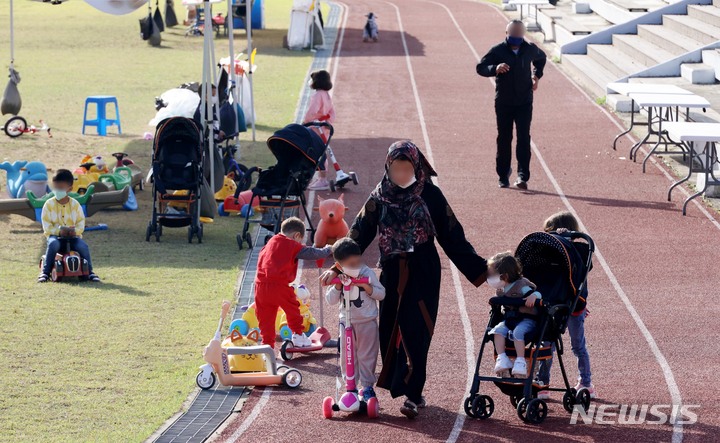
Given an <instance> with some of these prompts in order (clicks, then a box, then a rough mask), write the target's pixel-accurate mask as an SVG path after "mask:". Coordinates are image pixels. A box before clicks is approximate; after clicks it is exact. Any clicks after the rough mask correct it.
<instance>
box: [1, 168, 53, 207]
mask: <svg viewBox="0 0 720 443" xmlns="http://www.w3.org/2000/svg"><path fill="white" fill-rule="evenodd" d="M0 169H2V170H4V171H5V172H6V173H7V190H8V194H9V195H10V198H23V197H25V193H26V192H27V191H32V192H33V193H34V194H35V196H36V197H42V196H43V195H45V194H46V193H48V192H50V188H49V186H48V175H47V168H46V167H45V165H44V164H43V163H42V162H27V161H24V160H20V161H16V162H14V163H13V164H10V163H9V162H3V163H0Z"/></svg>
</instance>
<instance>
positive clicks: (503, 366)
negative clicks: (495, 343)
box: [495, 353, 513, 375]
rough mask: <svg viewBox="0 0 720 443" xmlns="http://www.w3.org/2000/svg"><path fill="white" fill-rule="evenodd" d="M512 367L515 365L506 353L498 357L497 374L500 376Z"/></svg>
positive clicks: (496, 361)
mask: <svg viewBox="0 0 720 443" xmlns="http://www.w3.org/2000/svg"><path fill="white" fill-rule="evenodd" d="M512 367H513V364H512V362H511V361H510V359H509V358H508V356H507V355H506V354H505V353H502V354H500V355H498V357H497V360H495V373H496V374H498V375H500V374H502V373H503V372H505V371H507V370H508V369H510V368H512Z"/></svg>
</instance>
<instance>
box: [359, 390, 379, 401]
mask: <svg viewBox="0 0 720 443" xmlns="http://www.w3.org/2000/svg"><path fill="white" fill-rule="evenodd" d="M361 394H362V399H363V401H364V402H366V403H367V402H368V400H370V399H371V398H375V397H377V395H376V394H375V390H374V389H373V387H372V386H365V387H364V388H363V390H362V392H361Z"/></svg>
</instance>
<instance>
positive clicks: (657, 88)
mask: <svg viewBox="0 0 720 443" xmlns="http://www.w3.org/2000/svg"><path fill="white" fill-rule="evenodd" d="M605 89H606V90H607V92H608V93H613V92H614V93H616V94H620V95H624V96H625V97H630V94H687V95H692V92H690V91H688V90H687V89H683V88H681V87H679V86H675V85H664V84H657V83H619V82H617V83H608V85H607V86H606V87H605ZM631 100H632V98H631ZM634 111H635V101H634V100H632V103H631V107H630V127H629V128H628V129H627V131H623V132H621V133H619V134H618V135H617V136H616V137H615V140H613V150H615V151H617V142H618V140H619V139H620V137H622V136H623V135H625V134H627V133H629V132H630V131H632V130H633V128H634V127H635V126H647V125H648V122H649V119H648V121H646V122H637V121H635V112H634Z"/></svg>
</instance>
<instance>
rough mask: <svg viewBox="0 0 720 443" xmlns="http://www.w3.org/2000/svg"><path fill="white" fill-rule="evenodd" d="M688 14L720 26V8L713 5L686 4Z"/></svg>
mask: <svg viewBox="0 0 720 443" xmlns="http://www.w3.org/2000/svg"><path fill="white" fill-rule="evenodd" d="M688 16H689V17H693V18H696V19H698V20H701V21H703V22H705V23H707V24H709V25H712V26H715V27H720V8H718V7H717V6H715V5H688Z"/></svg>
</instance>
